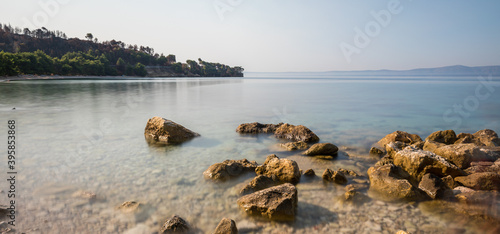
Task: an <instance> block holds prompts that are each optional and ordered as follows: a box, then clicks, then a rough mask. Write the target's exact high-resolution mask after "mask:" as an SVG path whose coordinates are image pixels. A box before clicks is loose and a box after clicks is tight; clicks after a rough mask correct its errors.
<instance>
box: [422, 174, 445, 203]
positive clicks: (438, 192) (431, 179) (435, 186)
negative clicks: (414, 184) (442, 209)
mask: <svg viewBox="0 0 500 234" xmlns="http://www.w3.org/2000/svg"><path fill="white" fill-rule="evenodd" d="M418 188H419V189H420V190H422V191H424V192H425V193H427V195H429V197H431V198H432V199H436V198H443V197H445V196H450V197H451V196H452V195H453V192H452V191H451V190H450V189H449V188H448V187H447V186H446V185H445V184H444V183H443V181H442V180H441V179H440V178H439V177H437V176H435V175H433V174H430V173H427V174H425V175H424V177H423V178H422V180H421V181H420V183H419V184H418Z"/></svg>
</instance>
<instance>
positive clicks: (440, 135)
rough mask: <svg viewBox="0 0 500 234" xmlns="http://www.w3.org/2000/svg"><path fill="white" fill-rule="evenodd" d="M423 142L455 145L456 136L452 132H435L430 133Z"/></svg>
mask: <svg viewBox="0 0 500 234" xmlns="http://www.w3.org/2000/svg"><path fill="white" fill-rule="evenodd" d="M425 141H434V142H439V143H443V144H447V145H450V144H453V143H455V141H457V135H456V134H455V131H453V130H444V131H437V132H433V133H431V135H429V136H428V137H427V138H425Z"/></svg>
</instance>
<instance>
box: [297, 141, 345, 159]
mask: <svg viewBox="0 0 500 234" xmlns="http://www.w3.org/2000/svg"><path fill="white" fill-rule="evenodd" d="M338 151H339V148H338V147H337V146H336V145H334V144H332V143H316V144H314V145H312V146H311V148H309V149H308V150H307V151H306V152H304V155H307V156H316V155H330V156H336V155H337V152H338Z"/></svg>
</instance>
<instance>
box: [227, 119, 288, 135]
mask: <svg viewBox="0 0 500 234" xmlns="http://www.w3.org/2000/svg"><path fill="white" fill-rule="evenodd" d="M282 124H283V123H279V124H261V123H257V122H255V123H244V124H240V125H239V126H238V128H236V132H238V133H252V134H257V133H274V132H275V131H276V128H278V127H279V126H281V125H282Z"/></svg>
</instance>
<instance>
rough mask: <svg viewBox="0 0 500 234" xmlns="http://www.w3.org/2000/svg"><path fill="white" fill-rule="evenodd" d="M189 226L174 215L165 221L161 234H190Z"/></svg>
mask: <svg viewBox="0 0 500 234" xmlns="http://www.w3.org/2000/svg"><path fill="white" fill-rule="evenodd" d="M189 229H190V228H189V224H188V223H187V222H186V221H185V220H184V219H182V218H181V217H179V216H177V215H174V216H173V217H172V218H170V219H168V220H167V221H165V223H164V224H163V226H162V227H161V230H160V233H188V232H189Z"/></svg>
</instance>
